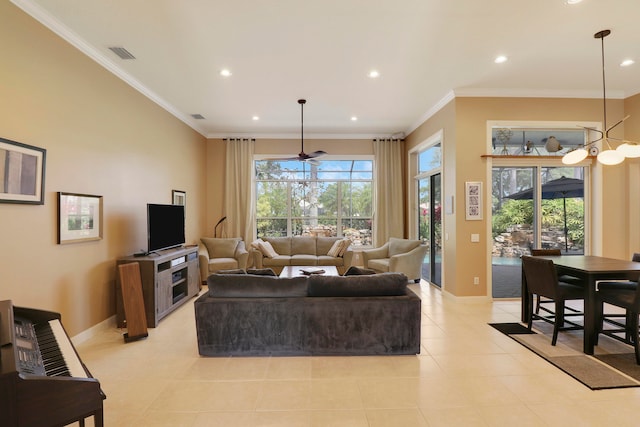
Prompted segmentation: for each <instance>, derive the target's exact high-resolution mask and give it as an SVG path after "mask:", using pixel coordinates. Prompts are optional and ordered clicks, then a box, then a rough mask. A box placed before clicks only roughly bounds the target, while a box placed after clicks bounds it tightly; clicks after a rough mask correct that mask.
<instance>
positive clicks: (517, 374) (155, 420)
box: [77, 282, 640, 427]
mask: <svg viewBox="0 0 640 427" xmlns="http://www.w3.org/2000/svg"><path fill="white" fill-rule="evenodd" d="M411 287H412V289H414V290H415V291H416V292H417V293H418V294H419V295H420V296H421V298H422V313H423V317H422V351H421V354H420V355H418V356H386V357H379V356H375V357H374V356H370V357H277V358H276V357H274V358H270V357H264V358H204V357H200V356H198V351H197V343H196V336H195V325H194V314H193V304H192V303H191V302H190V303H187V304H185V305H184V306H183V307H181V308H180V309H179V310H177V311H176V312H175V313H173V314H171V315H170V316H169V317H167V318H165V319H164V320H163V321H162V322H161V323H160V324H159V326H158V327H157V328H155V329H150V330H149V337H148V338H147V339H146V340H142V341H138V342H133V343H129V344H124V342H123V339H122V335H121V334H122V331H120V330H118V329H115V328H113V329H110V330H107V331H104V332H101V333H99V334H97V335H96V336H95V337H92V338H91V339H89V340H87V341H85V342H84V343H81V344H79V345H78V346H77V349H78V352H79V353H80V355H81V358H82V359H83V361H84V362H85V363H86V365H87V366H88V367H89V369H90V370H91V372H92V373H93V375H94V376H95V377H96V378H98V379H99V380H100V382H101V384H102V389H103V390H104V392H105V393H106V395H107V400H106V401H105V424H106V426H108V427H114V426H136V427H140V426H172V427H176V426H193V427H200V426H207V427H215V426H224V427H235V426H242V427H247V426H295V427H305V426H318V427H325V426H326V427H329V426H345V427H346V426H353V427H411V426H465V427H466V426H518V427H521V426H563V427H565V426H568V425H575V426H611V425H615V426H618V427H621V426H638V425H640V413H639V411H638V409H640V388H631V389H616V390H603V391H591V390H589V389H588V388H587V387H585V386H583V385H582V384H580V383H579V382H577V381H576V380H574V379H572V378H571V377H569V376H568V375H566V374H564V373H563V372H561V371H559V370H558V369H557V368H555V367H554V366H552V365H550V364H548V363H547V362H545V361H544V360H542V359H541V358H539V357H538V356H536V355H534V354H533V353H531V352H529V351H528V350H526V349H524V348H523V347H522V346H520V345H519V344H517V343H516V342H514V341H512V340H511V339H509V338H508V337H506V336H504V335H502V334H500V333H499V332H497V331H495V330H494V329H493V328H491V327H490V326H488V325H487V323H488V322H512V321H518V320H519V317H520V303H519V300H513V301H499V302H493V303H460V302H456V301H452V300H451V299H448V298H443V297H442V295H441V293H440V291H439V290H436V289H434V288H432V287H431V286H429V285H427V284H425V283H424V282H423V283H422V284H420V285H411ZM205 290H206V288H205ZM89 424H90V423H89Z"/></svg>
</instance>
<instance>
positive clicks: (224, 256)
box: [198, 237, 249, 282]
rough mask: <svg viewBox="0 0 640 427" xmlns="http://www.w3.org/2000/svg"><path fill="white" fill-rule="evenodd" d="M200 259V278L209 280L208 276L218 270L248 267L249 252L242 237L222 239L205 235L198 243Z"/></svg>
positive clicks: (204, 280)
mask: <svg viewBox="0 0 640 427" xmlns="http://www.w3.org/2000/svg"><path fill="white" fill-rule="evenodd" d="M198 256H199V261H200V279H201V280H202V281H203V282H206V281H207V277H209V276H210V275H211V274H213V273H215V272H216V271H218V270H231V269H236V268H241V269H245V268H247V260H248V259H249V252H247V249H246V248H245V245H244V242H243V241H242V238H240V237H232V238H228V239H221V238H215V237H203V238H201V239H200V244H199V245H198Z"/></svg>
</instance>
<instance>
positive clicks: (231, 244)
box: [200, 237, 239, 258]
mask: <svg viewBox="0 0 640 427" xmlns="http://www.w3.org/2000/svg"><path fill="white" fill-rule="evenodd" d="M200 240H201V241H202V243H204V245H205V246H206V247H207V251H209V258H233V256H234V255H235V253H236V248H237V247H238V242H239V239H220V238H215V237H203V238H201V239H200Z"/></svg>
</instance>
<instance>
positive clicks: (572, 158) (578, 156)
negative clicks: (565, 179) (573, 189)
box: [562, 148, 589, 165]
mask: <svg viewBox="0 0 640 427" xmlns="http://www.w3.org/2000/svg"><path fill="white" fill-rule="evenodd" d="M588 155H589V153H588V152H587V150H585V149H584V148H576V149H575V150H572V151H569V152H568V153H567V154H565V155H564V156H562V163H564V164H565V165H575V164H576V163H580V162H581V161H583V160H584V159H586V158H587V156H588Z"/></svg>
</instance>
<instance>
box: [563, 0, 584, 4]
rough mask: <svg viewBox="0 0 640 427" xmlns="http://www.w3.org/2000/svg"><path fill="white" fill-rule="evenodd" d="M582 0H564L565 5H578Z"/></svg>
mask: <svg viewBox="0 0 640 427" xmlns="http://www.w3.org/2000/svg"><path fill="white" fill-rule="evenodd" d="M581 1H582V0H566V1H565V4H578V3H580V2H581Z"/></svg>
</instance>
